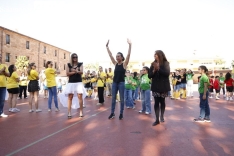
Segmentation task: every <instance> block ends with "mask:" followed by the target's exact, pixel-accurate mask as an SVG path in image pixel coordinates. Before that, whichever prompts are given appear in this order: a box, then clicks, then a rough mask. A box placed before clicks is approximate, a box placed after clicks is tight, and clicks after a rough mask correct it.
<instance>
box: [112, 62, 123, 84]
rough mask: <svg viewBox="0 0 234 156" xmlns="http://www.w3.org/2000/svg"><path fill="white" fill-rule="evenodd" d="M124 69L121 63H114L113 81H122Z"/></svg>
mask: <svg viewBox="0 0 234 156" xmlns="http://www.w3.org/2000/svg"><path fill="white" fill-rule="evenodd" d="M125 71H126V70H125V69H124V67H123V63H122V64H121V65H118V63H117V64H116V65H115V71H114V78H113V81H114V82H115V83H119V82H124V81H125V80H124V77H125Z"/></svg>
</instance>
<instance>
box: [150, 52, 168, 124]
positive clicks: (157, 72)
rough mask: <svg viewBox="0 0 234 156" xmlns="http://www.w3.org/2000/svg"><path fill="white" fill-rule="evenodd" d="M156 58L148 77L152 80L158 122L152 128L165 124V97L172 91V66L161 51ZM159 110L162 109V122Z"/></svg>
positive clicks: (156, 53)
mask: <svg viewBox="0 0 234 156" xmlns="http://www.w3.org/2000/svg"><path fill="white" fill-rule="evenodd" d="M154 58H155V61H154V62H153V63H152V64H151V67H150V71H149V74H148V77H149V78H151V79H152V84H151V91H152V95H153V96H154V100H155V104H154V111H155V114H156V121H155V122H154V123H153V125H152V126H156V125H157V124H159V123H160V122H164V112H165V97H167V96H168V91H170V90H171V87H170V82H169V75H170V66H169V62H168V61H167V58H166V56H165V54H164V53H163V52H162V51H161V50H157V51H156V52H155V55H154ZM159 104H161V107H159ZM159 108H160V109H161V117H160V122H159Z"/></svg>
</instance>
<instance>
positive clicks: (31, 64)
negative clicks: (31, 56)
mask: <svg viewBox="0 0 234 156" xmlns="http://www.w3.org/2000/svg"><path fill="white" fill-rule="evenodd" d="M34 65H35V63H30V64H29V66H28V71H27V73H28V75H30V72H31V70H32V67H33V66H34Z"/></svg>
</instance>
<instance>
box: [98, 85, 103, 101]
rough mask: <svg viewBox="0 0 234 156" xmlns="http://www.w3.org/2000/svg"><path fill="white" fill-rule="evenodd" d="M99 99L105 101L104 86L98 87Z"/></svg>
mask: <svg viewBox="0 0 234 156" xmlns="http://www.w3.org/2000/svg"><path fill="white" fill-rule="evenodd" d="M98 99H99V103H103V102H104V87H98Z"/></svg>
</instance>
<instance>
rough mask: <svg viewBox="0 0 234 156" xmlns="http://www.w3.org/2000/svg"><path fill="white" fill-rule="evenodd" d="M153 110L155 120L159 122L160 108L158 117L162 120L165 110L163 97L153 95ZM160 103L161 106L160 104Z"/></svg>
mask: <svg viewBox="0 0 234 156" xmlns="http://www.w3.org/2000/svg"><path fill="white" fill-rule="evenodd" d="M154 101H155V103H154V111H155V115H156V122H159V110H161V116H160V119H161V120H164V112H165V107H166V104H165V98H162V97H154ZM160 104H161V106H160Z"/></svg>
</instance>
